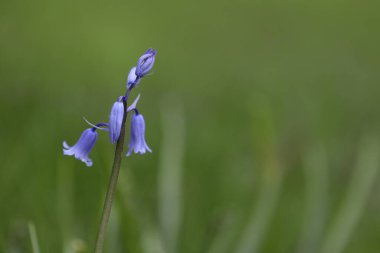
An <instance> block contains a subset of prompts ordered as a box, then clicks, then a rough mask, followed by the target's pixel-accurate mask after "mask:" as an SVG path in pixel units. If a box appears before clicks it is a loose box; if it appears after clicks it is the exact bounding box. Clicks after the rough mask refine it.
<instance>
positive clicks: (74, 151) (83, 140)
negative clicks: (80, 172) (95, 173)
mask: <svg viewBox="0 0 380 253" xmlns="http://www.w3.org/2000/svg"><path fill="white" fill-rule="evenodd" d="M97 138H98V133H97V132H96V129H95V128H88V129H86V130H85V131H84V132H83V133H82V135H81V136H80V138H79V140H78V141H77V143H75V145H74V146H72V147H70V146H69V145H67V143H66V141H64V142H63V154H64V155H68V156H72V155H73V156H75V158H76V159H78V160H81V161H82V162H84V163H85V164H86V165H87V166H88V167H91V166H92V160H91V159H90V158H89V157H88V155H89V154H90V152H91V150H92V148H93V147H94V145H95V142H96V139H97Z"/></svg>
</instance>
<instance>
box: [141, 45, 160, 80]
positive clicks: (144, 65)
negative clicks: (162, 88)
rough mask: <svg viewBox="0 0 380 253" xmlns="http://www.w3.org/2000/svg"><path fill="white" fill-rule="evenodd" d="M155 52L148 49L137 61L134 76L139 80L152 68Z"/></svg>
mask: <svg viewBox="0 0 380 253" xmlns="http://www.w3.org/2000/svg"><path fill="white" fill-rule="evenodd" d="M156 53H157V52H156V50H154V49H151V48H149V49H148V50H147V51H146V52H145V53H144V54H143V55H142V56H141V57H140V58H139V60H138V61H137V66H136V76H137V77H138V78H141V77H143V76H145V75H146V74H148V73H149V71H150V70H151V69H152V68H153V65H154V60H155V57H156Z"/></svg>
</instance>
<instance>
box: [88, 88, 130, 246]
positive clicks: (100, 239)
mask: <svg viewBox="0 0 380 253" xmlns="http://www.w3.org/2000/svg"><path fill="white" fill-rule="evenodd" d="M129 91H130V90H128V91H127V94H126V97H125V99H124V100H123V104H124V116H123V121H122V124H121V129H120V137H119V140H118V141H117V143H116V149H115V157H114V160H113V165H112V172H111V177H110V181H109V183H108V188H107V195H106V199H105V201H104V206H103V212H102V217H101V220H100V226H99V230H98V234H97V236H96V242H95V250H94V253H102V251H103V245H104V237H105V234H106V230H107V224H108V220H109V217H110V213H111V209H112V201H113V196H114V194H115V190H116V184H117V179H118V177H119V171H120V165H121V160H122V157H123V146H124V137H125V122H126V120H127V100H128V96H129Z"/></svg>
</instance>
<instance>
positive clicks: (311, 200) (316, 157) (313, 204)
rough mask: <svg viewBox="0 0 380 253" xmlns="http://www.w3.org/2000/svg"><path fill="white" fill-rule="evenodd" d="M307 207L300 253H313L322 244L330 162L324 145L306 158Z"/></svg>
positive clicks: (311, 151)
mask: <svg viewBox="0 0 380 253" xmlns="http://www.w3.org/2000/svg"><path fill="white" fill-rule="evenodd" d="M304 168H305V180H306V182H305V185H306V199H305V202H306V207H305V217H304V226H303V229H302V230H301V236H300V241H299V245H298V252H299V253H313V252H315V251H316V249H317V245H319V244H320V239H321V236H322V231H323V227H324V224H325V220H326V208H327V194H328V161H327V155H326V151H325V149H324V148H323V147H322V145H316V146H315V147H313V148H312V149H311V150H310V151H309V152H308V153H307V154H306V157H305V158H304Z"/></svg>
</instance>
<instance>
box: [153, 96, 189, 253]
mask: <svg viewBox="0 0 380 253" xmlns="http://www.w3.org/2000/svg"><path fill="white" fill-rule="evenodd" d="M164 101H165V102H164V103H163V105H162V110H161V115H162V131H163V138H162V139H163V140H162V146H161V148H160V164H159V172H158V173H159V174H158V194H159V196H158V208H159V209H158V210H159V220H160V226H161V231H162V235H163V239H164V243H165V245H166V249H167V252H168V253H175V252H177V250H176V249H177V240H178V233H179V229H180V224H181V219H182V196H181V195H182V189H181V185H182V172H183V157H184V149H185V123H184V116H183V115H184V113H183V110H182V106H181V102H180V101H179V100H178V99H176V97H175V96H172V97H165V99H164Z"/></svg>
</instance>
